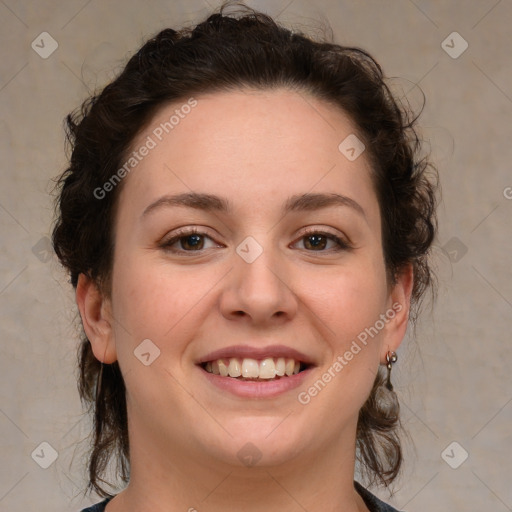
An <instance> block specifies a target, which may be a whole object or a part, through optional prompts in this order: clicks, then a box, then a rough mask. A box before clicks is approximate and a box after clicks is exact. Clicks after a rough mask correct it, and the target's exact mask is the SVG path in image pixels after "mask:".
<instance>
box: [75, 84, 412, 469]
mask: <svg viewBox="0 0 512 512" xmlns="http://www.w3.org/2000/svg"><path fill="white" fill-rule="evenodd" d="M195 102H196V103H195V104H194V103H193V102H192V103H189V105H193V106H191V107H190V108H184V107H183V105H186V104H187V100H184V101H183V102H181V103H176V104H172V105H169V106H166V107H165V108H162V109H161V110H160V111H159V113H158V114H157V116H156V117H155V118H154V119H153V120H152V122H151V123H150V124H149V126H148V128H147V129H146V130H145V131H144V132H143V133H141V134H140V135H139V136H138V137H137V140H135V141H134V144H133V147H132V150H133V151H138V155H139V157H141V158H140V161H139V160H137V163H136V165H134V166H133V168H132V169H131V170H130V172H129V173H128V174H127V176H126V177H124V178H123V179H124V181H123V184H122V186H123V189H122V193H121V194H120V198H119V204H118V210H117V213H116V223H115V254H114V262H113V275H112V289H111V294H110V297H109V298H108V299H105V300H104V302H103V303H102V308H101V315H102V318H103V321H104V324H103V325H104V329H102V330H101V333H100V334H99V335H95V334H94V332H92V333H88V334H90V336H89V339H91V342H92V345H93V350H94V352H95V354H96V356H97V357H98V359H100V360H104V361H105V362H112V361H114V360H116V359H117V360H118V361H119V364H120V367H121V370H122V373H123V376H124V379H125V384H126V388H127V404H128V417H129V428H130V436H132V437H131V439H133V438H134V437H136V438H137V440H138V443H139V444H141V443H142V444H144V446H145V449H147V450H148V452H153V453H154V454H155V456H158V455H160V456H162V455H164V454H173V457H175V458H179V457H180V456H182V457H183V458H185V457H188V458H189V459H194V458H195V459H197V460H201V461H202V462H203V463H204V464H209V463H211V464H214V463H223V464H229V465H233V464H234V465H238V466H243V464H246V463H247V461H248V460H249V459H247V457H251V456H252V457H253V458H256V459H259V462H258V463H259V464H260V465H261V464H268V465H274V466H276V465H279V464H285V463H286V462H287V461H291V460H293V459H297V460H299V459H301V458H304V459H307V458H308V457H309V458H310V459H311V458H312V457H314V456H317V455H318V454H319V453H324V452H326V451H328V450H331V449H332V447H334V446H337V445H338V443H339V442H340V439H342V440H344V441H345V442H348V441H347V440H350V439H352V440H353V439H355V437H354V436H355V428H356V423H357V416H358V412H359V409H360V408H361V406H362V405H363V403H364V401H365V400H366V398H367V396H368V394H369V392H370V389H371V387H372V384H373V381H374V378H375V375H376V372H377V370H378V367H379V364H382V363H383V362H384V358H385V353H386V352H387V350H394V349H396V348H397V347H398V345H399V343H400V341H401V339H402V337H403V334H404V330H405V325H406V317H407V311H408V309H407V285H404V284H403V283H402V282H401V281H400V280H399V282H398V283H397V284H396V285H395V286H394V287H393V288H390V286H389V283H388V282H387V280H386V269H385V265H384V257H383V252H382V240H381V218H380V214H379V205H378V202H377V197H376V194H375V190H374V188H373V185H372V181H371V170H370V168H369V165H368V161H367V159H366V155H365V153H364V152H363V154H362V155H361V156H359V157H358V158H357V159H355V160H349V159H348V158H347V157H346V156H345V154H344V153H343V152H341V151H340V149H339V148H338V146H339V145H340V143H341V142H342V141H343V140H344V139H345V138H346V137H348V136H349V135H351V134H354V133H355V132H356V129H355V127H354V126H353V124H352V123H351V120H350V119H349V118H348V117H347V116H346V115H345V114H344V113H343V112H342V111H340V110H339V109H336V108H333V107H332V106H330V105H328V104H326V103H324V102H322V101H321V100H317V99H314V98H312V97H311V96H307V95H305V94H298V93H296V92H291V91H288V90H274V91H266V92H261V91H259V92H255V91H239V92H226V93H215V94H211V95H204V96H200V97H199V96H198V97H196V98H195ZM176 110H178V111H179V113H176ZM173 114H174V115H175V119H174V120H172V121H171V122H172V128H170V126H171V125H170V124H168V125H165V122H169V119H170V118H171V116H172V115H173ZM176 119H179V120H178V121H177V122H176ZM163 126H165V127H166V128H167V131H168V133H166V130H165V129H164V128H163ZM142 146H146V147H147V148H149V149H148V150H147V151H145V150H140V148H141V147H142ZM142 153H144V156H142ZM132 163H133V162H132ZM194 194H201V196H197V195H196V196H194ZM178 195H180V196H181V200H178V199H176V198H174V199H173V196H178ZM185 195H187V196H185ZM205 195H207V196H205ZM333 198H334V199H333ZM397 304H398V306H397ZM82 309H83V308H82ZM82 316H84V314H82ZM87 328H89V329H91V327H87ZM283 359H284V363H283ZM219 360H220V361H221V362H220V363H219V362H218V361H219ZM244 360H245V361H244ZM292 360H293V361H292ZM264 361H265V362H264ZM290 361H292V362H291V363H290ZM295 363H299V364H297V365H295ZM223 365H225V367H227V370H226V369H225V367H223ZM299 368H300V371H299V373H296V374H293V373H292V375H287V374H286V370H289V371H288V373H290V372H293V371H297V370H298V369H299ZM217 371H220V372H221V373H222V372H224V373H225V372H226V371H228V372H230V373H231V374H233V375H236V374H237V372H241V373H242V377H243V376H244V375H245V376H251V375H252V376H255V375H260V378H258V380H254V377H253V379H252V380H248V379H247V380H242V378H241V377H239V378H235V377H234V376H230V375H228V376H223V375H216V374H215V373H210V372H217ZM258 371H259V372H260V373H258ZM283 371H284V372H285V374H284V375H282V373H283ZM252 372H256V373H252ZM275 372H278V373H280V374H281V375H282V376H281V375H278V378H276V377H274V378H271V377H272V376H273V375H275ZM247 443H252V444H251V445H249V444H247ZM166 457H167V455H166Z"/></svg>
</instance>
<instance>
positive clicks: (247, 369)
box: [205, 357, 300, 379]
mask: <svg viewBox="0 0 512 512" xmlns="http://www.w3.org/2000/svg"><path fill="white" fill-rule="evenodd" d="M205 370H206V371H207V372H210V373H214V374H215V375H221V376H222V377H228V376H229V377H240V376H241V377H245V378H248V379H250V378H253V379H258V378H259V379H273V378H274V377H276V376H277V377H283V376H284V375H288V376H289V375H293V374H294V373H299V370H300V363H299V362H298V361H295V360H294V359H285V358H284V357H278V358H275V359H274V358H272V357H268V358H266V359H263V360H262V361H258V360H256V359H251V358H248V357H246V358H245V359H243V360H242V361H241V360H240V359H238V358H236V357H232V358H229V359H227V358H226V359H217V360H215V361H208V362H207V363H206V365H205Z"/></svg>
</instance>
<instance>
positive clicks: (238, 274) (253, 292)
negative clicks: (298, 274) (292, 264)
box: [220, 247, 298, 327]
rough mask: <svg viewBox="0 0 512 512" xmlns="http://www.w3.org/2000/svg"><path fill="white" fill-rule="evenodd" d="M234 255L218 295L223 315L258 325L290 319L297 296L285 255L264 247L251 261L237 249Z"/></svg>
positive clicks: (230, 318)
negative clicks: (221, 291)
mask: <svg viewBox="0 0 512 512" xmlns="http://www.w3.org/2000/svg"><path fill="white" fill-rule="evenodd" d="M233 259H234V262H233V264H234V268H233V270H232V271H231V272H229V274H228V275H229V278H228V280H227V281H226V283H225V289H224V290H223V293H222V297H221V304H220V307H221V312H222V314H223V315H224V317H226V318H227V319H229V320H231V321H232V320H238V321H244V322H247V323H250V324H251V325H253V326H255V325H258V326H260V327H262V326H265V325H267V326H272V325H280V324H282V323H283V322H287V321H290V320H291V319H292V318H293V317H294V316H295V314H296V312H297V307H298V300H297V297H296V294H295V292H294V291H293V289H292V285H293V283H292V282H291V271H290V268H289V267H288V266H287V263H286V261H285V259H284V257H283V256H280V255H279V254H277V251H276V250H273V249H271V248H269V247H265V248H263V252H262V253H261V254H260V255H259V256H258V257H257V258H256V260H254V261H253V262H252V263H248V262H247V261H245V260H244V259H243V258H242V257H240V256H239V255H238V254H237V253H234V255H233ZM288 265H289V264H288Z"/></svg>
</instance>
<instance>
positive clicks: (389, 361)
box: [386, 350, 398, 391]
mask: <svg viewBox="0 0 512 512" xmlns="http://www.w3.org/2000/svg"><path fill="white" fill-rule="evenodd" d="M397 360H398V356H397V355H396V352H391V351H389V350H388V353H387V354H386V366H387V368H388V378H387V380H386V387H387V388H388V389H389V391H393V385H392V384H391V368H392V366H393V363H396V362H397Z"/></svg>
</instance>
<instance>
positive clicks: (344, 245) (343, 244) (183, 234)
mask: <svg viewBox="0 0 512 512" xmlns="http://www.w3.org/2000/svg"><path fill="white" fill-rule="evenodd" d="M193 235H200V236H205V237H207V238H209V239H210V240H213V239H212V238H211V237H210V236H208V235H207V234H206V233H204V232H202V231H199V230H198V229H196V228H190V229H184V230H183V231H179V232H178V233H176V234H175V235H174V236H173V237H172V238H170V239H169V240H165V241H164V242H162V243H161V244H160V247H161V248H162V249H165V250H166V251H169V252H172V253H175V254H187V255H188V253H191V254H190V255H192V254H193V253H199V254H200V253H201V252H203V251H204V250H205V249H200V250H197V251H187V250H184V249H178V250H176V249H172V248H171V247H172V246H173V245H174V244H175V243H176V242H179V241H180V240H181V239H183V238H187V237H189V236H193ZM312 235H320V236H323V237H325V238H327V239H328V240H332V241H333V242H336V243H337V244H338V247H337V248H331V249H327V250H321V251H313V250H308V249H304V250H306V251H307V252H312V253H331V252H340V251H347V250H350V249H352V248H353V247H352V245H350V244H349V243H348V242H347V241H345V240H343V239H342V238H340V237H338V236H336V235H335V234H333V233H329V232H326V231H321V230H318V229H314V228H313V229H308V230H307V231H306V232H304V233H303V234H302V235H301V237H300V238H299V240H302V239H304V238H307V237H308V236H312Z"/></svg>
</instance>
